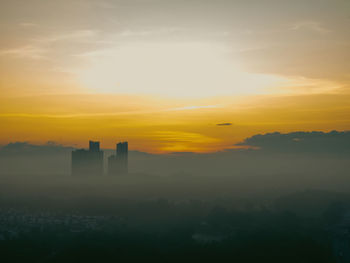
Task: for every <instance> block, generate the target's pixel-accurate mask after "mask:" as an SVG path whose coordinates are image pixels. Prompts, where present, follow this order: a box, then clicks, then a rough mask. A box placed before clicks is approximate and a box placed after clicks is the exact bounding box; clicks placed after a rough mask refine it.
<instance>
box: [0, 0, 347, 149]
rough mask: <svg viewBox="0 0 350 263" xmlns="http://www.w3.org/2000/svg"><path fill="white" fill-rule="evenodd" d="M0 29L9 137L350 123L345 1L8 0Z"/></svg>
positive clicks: (81, 139) (185, 140) (180, 135)
mask: <svg viewBox="0 0 350 263" xmlns="http://www.w3.org/2000/svg"><path fill="white" fill-rule="evenodd" d="M0 34H1V38H0V92H1V93H0V123H1V129H0V145H4V144H6V143H9V142H15V141H27V142H31V143H37V144H44V143H46V142H47V141H54V142H57V143H60V144H63V145H72V146H77V147H86V146H87V141H88V140H89V139H93V140H100V141H101V146H102V147H103V148H113V147H114V145H115V142H117V141H120V140H128V141H129V145H130V148H131V149H132V150H140V151H146V152H153V153H167V152H187V151H193V152H212V151H219V150H223V149H228V148H234V147H237V146H235V144H237V143H239V142H240V141H242V140H243V139H244V138H246V137H249V136H252V135H254V134H257V133H267V132H274V131H279V132H291V131H314V130H315V131H330V130H350V1H349V0H293V1H291V0H215V1H214V0H211V1H209V0H186V1H185V0H115V1H112V0H101V1H98V0H60V1H53V0H52V1H51V0H50V1H48V0H2V1H1V2H0Z"/></svg>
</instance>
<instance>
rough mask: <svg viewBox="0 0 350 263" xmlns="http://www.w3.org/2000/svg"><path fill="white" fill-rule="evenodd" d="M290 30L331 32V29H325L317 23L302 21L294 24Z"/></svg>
mask: <svg viewBox="0 0 350 263" xmlns="http://www.w3.org/2000/svg"><path fill="white" fill-rule="evenodd" d="M290 29H291V30H300V29H306V30H311V31H316V32H318V33H328V32H330V30H329V29H327V28H325V27H323V26H322V25H321V23H319V22H316V21H300V22H297V23H294V24H293V25H292V26H291V28H290Z"/></svg>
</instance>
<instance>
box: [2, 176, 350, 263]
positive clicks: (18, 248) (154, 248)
mask: <svg viewBox="0 0 350 263" xmlns="http://www.w3.org/2000/svg"><path fill="white" fill-rule="evenodd" d="M150 180H151V179H150ZM152 180H154V182H155V181H157V186H154V187H155V188H154V187H153V186H152V188H151V187H150V186H147V185H146V184H145V183H142V185H143V186H144V187H145V191H146V192H145V193H143V194H142V195H140V196H137V197H135V198H131V197H130V196H132V195H131V193H130V194H129V195H128V194H126V193H125V194H121V193H123V191H122V189H124V191H125V192H128V191H126V190H125V189H134V191H135V187H138V186H137V183H135V182H131V181H124V183H121V184H120V185H119V186H118V187H117V186H113V187H115V189H116V192H115V193H114V194H112V192H111V189H110V188H108V185H111V182H107V183H106V184H105V185H104V184H97V183H96V182H93V181H92V182H91V184H90V183H89V182H87V181H84V183H79V181H75V182H72V181H69V188H67V185H65V184H66V183H67V182H65V183H62V184H61V185H60V186H59V184H57V182H55V187H53V186H52V185H50V184H45V187H40V188H35V187H33V186H30V185H29V184H28V182H26V183H23V185H22V186H21V184H19V183H18V182H16V183H14V182H13V181H11V180H7V181H6V180H5V179H4V180H3V183H2V186H1V187H2V191H1V195H0V205H1V206H0V255H1V262H254V263H256V262H269V263H272V262H278V263H281V262H284V263H286V262H287V263H288V262H293V263H295V262H298V263H302V262H317V263H322V262H329V263H331V262H334V263H339V262H340V263H342V262H350V261H349V254H350V253H349V250H350V234H349V229H350V212H349V211H350V209H349V208H350V205H349V204H350V197H349V195H348V194H346V193H340V192H330V191H324V190H322V191H320V190H307V191H305V190H304V191H295V192H290V193H285V194H282V193H278V194H275V195H273V194H271V193H272V191H270V194H263V193H262V192H261V193H260V194H259V195H258V194H256V195H244V194H243V193H241V194H238V190H237V191H234V192H232V193H231V194H230V191H226V190H225V189H226V188H227V187H228V186H227V184H228V183H227V182H224V183H223V186H222V188H220V189H219V188H217V189H215V191H214V189H213V187H215V186H216V187H218V184H216V185H214V184H208V186H207V188H205V187H204V185H200V184H197V187H193V188H191V189H187V190H186V189H184V187H183V185H182V184H181V183H180V181H181V180H179V179H171V181H170V182H169V181H168V179H167V180H165V179H159V180H158V179H152ZM41 184H43V181H41ZM116 184H117V183H116ZM24 185H26V192H23V190H22V187H23V186H24ZM35 185H36V186H38V183H36V184H35ZM224 185H225V187H226V188H225V187H224ZM168 187H169V188H168ZM160 189H162V190H163V192H161V191H160ZM167 189H169V191H170V189H172V191H177V193H179V194H178V196H175V195H174V193H170V194H169V195H166V193H167V192H168V191H167ZM210 189H211V190H212V193H211V192H210ZM118 190H120V191H119V193H118ZM204 190H205V191H204ZM224 190H225V191H224ZM130 191H131V190H130ZM196 191H197V192H196ZM203 191H204V192H205V193H203ZM220 191H224V194H219V192H220ZM138 192H139V193H141V190H138ZM199 192H200V193H199ZM244 192H247V191H244ZM256 192H257V191H256ZM256 192H255V193H256ZM19 193H21V194H19ZM132 193H134V192H132ZM221 193H222V192H221ZM127 196H129V197H130V198H127ZM157 196H158V197H157ZM215 196H216V197H217V198H214V197H215Z"/></svg>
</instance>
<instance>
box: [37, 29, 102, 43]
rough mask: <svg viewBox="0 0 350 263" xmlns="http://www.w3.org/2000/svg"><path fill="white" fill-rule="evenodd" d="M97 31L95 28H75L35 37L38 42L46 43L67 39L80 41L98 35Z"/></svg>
mask: <svg viewBox="0 0 350 263" xmlns="http://www.w3.org/2000/svg"><path fill="white" fill-rule="evenodd" d="M97 33H98V32H97V31H95V30H88V29H87V30H74V31H70V32H65V33H59V34H55V35H51V36H45V37H42V38H37V39H34V41H36V42H44V43H50V42H57V41H65V40H74V41H77V40H78V41H79V40H81V39H86V38H91V37H95V36H96V35H97Z"/></svg>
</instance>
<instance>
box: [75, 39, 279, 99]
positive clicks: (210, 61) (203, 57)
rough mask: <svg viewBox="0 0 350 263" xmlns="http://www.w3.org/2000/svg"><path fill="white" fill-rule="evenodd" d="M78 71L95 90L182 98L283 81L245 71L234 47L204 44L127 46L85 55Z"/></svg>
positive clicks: (264, 88) (260, 90)
mask: <svg viewBox="0 0 350 263" xmlns="http://www.w3.org/2000/svg"><path fill="white" fill-rule="evenodd" d="M82 56H84V57H85V58H86V59H87V60H88V66H87V67H85V68H84V69H82V70H80V71H78V72H77V74H78V78H79V80H80V81H81V82H82V83H83V85H84V86H86V87H88V88H89V89H91V90H92V91H94V92H99V93H100V92H103V93H124V94H157V95H167V96H178V97H204V96H220V95H242V94H266V93H269V91H270V89H271V88H273V87H277V85H280V84H281V83H282V82H283V81H284V80H283V79H282V78H280V77H277V76H272V75H262V74H251V73H246V72H243V71H242V70H241V69H240V68H239V67H238V66H237V65H236V64H235V63H234V61H235V59H234V57H233V55H232V52H230V49H228V48H225V47H223V46H220V45H214V44H202V43H177V44H170V43H156V44H150V43H142V44H128V45H123V46H119V47H117V48H114V49H110V50H102V51H96V52H90V53H87V54H83V55H82Z"/></svg>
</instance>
